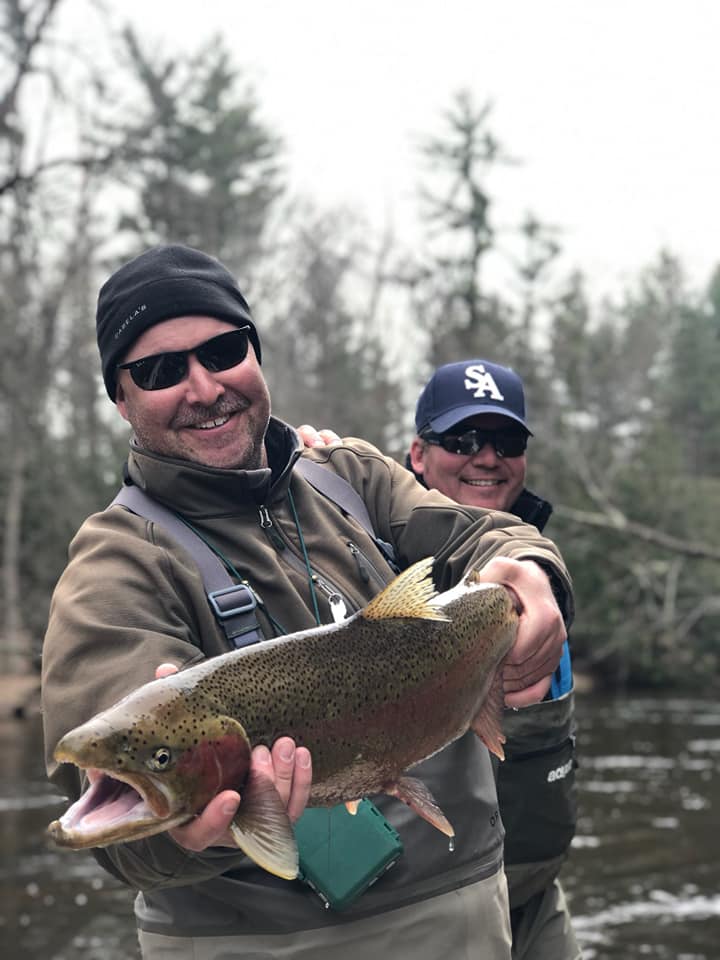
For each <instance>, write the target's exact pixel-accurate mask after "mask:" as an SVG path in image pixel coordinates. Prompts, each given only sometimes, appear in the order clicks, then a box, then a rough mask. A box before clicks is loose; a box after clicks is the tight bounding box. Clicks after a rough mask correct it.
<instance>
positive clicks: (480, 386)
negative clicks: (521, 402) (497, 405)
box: [465, 363, 505, 400]
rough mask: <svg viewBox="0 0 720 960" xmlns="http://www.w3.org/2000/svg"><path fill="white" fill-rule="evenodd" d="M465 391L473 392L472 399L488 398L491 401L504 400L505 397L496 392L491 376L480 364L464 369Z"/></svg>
mask: <svg viewBox="0 0 720 960" xmlns="http://www.w3.org/2000/svg"><path fill="white" fill-rule="evenodd" d="M465 389H466V390H473V391H474V393H473V396H474V397H485V396H487V397H490V399H492V400H504V399H505V397H504V396H503V395H502V394H501V393H500V391H499V390H498V385H497V384H496V383H495V381H494V379H493V377H492V374H490V373H488V372H487V371H486V370H485V367H484V366H483V365H482V363H475V364H473V365H472V366H470V367H466V368H465Z"/></svg>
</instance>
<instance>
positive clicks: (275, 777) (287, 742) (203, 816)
mask: <svg viewBox="0 0 720 960" xmlns="http://www.w3.org/2000/svg"><path fill="white" fill-rule="evenodd" d="M173 673H177V667H176V666H175V665H174V664H172V663H163V664H161V665H160V666H159V667H158V668H157V670H156V671H155V676H156V678H157V679H160V678H161V677H169V676H170V675H171V674H173ZM251 766H252V768H253V771H254V773H255V775H258V776H264V777H267V779H268V780H271V781H272V782H273V784H274V786H275V789H276V790H277V792H278V794H279V795H280V799H281V800H282V801H283V803H284V804H285V807H286V808H287V812H288V817H289V818H290V820H291V821H292V822H293V823H295V821H296V820H298V819H299V818H300V816H301V814H302V812H303V810H304V809H305V807H306V805H307V802H308V799H309V798H310V785H311V782H312V760H311V757H310V751H309V750H308V749H307V748H306V747H296V746H295V742H294V740H292V739H291V738H290V737H280V738H279V739H278V740H276V741H275V743H274V744H273V745H272V750H268V748H267V747H265V746H262V745H261V746H259V747H255V749H254V750H253V752H252V759H251ZM240 803H241V798H240V794H239V793H237V792H236V791H235V790H223V791H222V793H219V794H218V795H217V796H216V797H214V798H213V799H212V800H211V801H210V803H208V805H207V806H206V807H205V809H204V810H203V811H201V813H199V814H198V816H197V817H196V818H195V819H194V820H192V821H191V822H190V823H188V824H187V825H186V826H183V827H176V828H175V829H174V830H170V831H169V832H170V836H171V837H172V838H173V840H175V842H176V843H179V844H180V846H181V847H185V848H186V849H187V850H194V851H196V852H200V851H201V850H206V849H207V848H208V847H235V846H237V844H236V843H235V839H234V838H233V835H232V833H231V831H230V824H231V823H232V821H233V819H234V817H235V815H236V814H237V811H238V807H239V806H240Z"/></svg>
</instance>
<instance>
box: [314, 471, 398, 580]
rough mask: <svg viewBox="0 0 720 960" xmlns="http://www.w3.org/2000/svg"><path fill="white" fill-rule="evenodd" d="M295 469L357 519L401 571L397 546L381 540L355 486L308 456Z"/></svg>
mask: <svg viewBox="0 0 720 960" xmlns="http://www.w3.org/2000/svg"><path fill="white" fill-rule="evenodd" d="M295 470H296V471H297V473H299V474H301V475H302V476H303V477H305V479H306V480H307V482H308V483H309V484H311V485H312V486H313V487H315V489H316V490H317V491H318V492H319V493H322V494H323V495H324V496H326V497H327V498H328V500H332V502H333V503H336V504H337V505H338V506H339V507H340V509H341V510H344V512H345V513H347V514H348V515H349V516H350V517H352V518H353V520H357V522H358V523H359V524H360V526H361V527H362V528H363V530H364V531H365V533H367V534H368V535H369V536H371V537H372V539H373V540H374V541H375V545H376V546H377V548H378V550H380V552H381V553H382V555H383V556H384V557H385V559H386V560H387V562H388V564H389V565H390V567H392V569H393V570H394V571H395V573H399V571H400V568H399V567H398V563H397V558H396V556H395V548H394V547H393V545H392V544H391V543H388V542H387V541H386V540H381V539H380V537H378V535H377V534H376V533H375V530H374V529H373V525H372V522H371V520H370V514H369V513H368V510H367V507H366V506H365V501H364V500H363V498H362V497H361V496H360V494H359V493H358V492H357V490H356V489H355V487H353V486H351V485H350V484H349V483H348V482H347V480H344V479H343V478H342V477H340V476H338V474H337V473H333V472H332V471H331V470H328V469H327V468H326V467H323V466H322V465H321V464H319V463H316V462H315V461H314V460H308V459H307V458H306V457H300V459H299V460H298V461H297V463H296V464H295Z"/></svg>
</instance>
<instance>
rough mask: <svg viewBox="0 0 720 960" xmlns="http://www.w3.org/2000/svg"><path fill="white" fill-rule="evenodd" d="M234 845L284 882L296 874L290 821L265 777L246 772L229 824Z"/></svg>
mask: <svg viewBox="0 0 720 960" xmlns="http://www.w3.org/2000/svg"><path fill="white" fill-rule="evenodd" d="M230 832H231V833H232V836H233V839H234V840H235V843H236V844H237V845H238V847H240V849H241V850H242V851H243V852H244V853H246V854H247V855H248V857H250V859H251V860H254V861H255V863H257V864H258V866H260V867H262V868H263V869H264V870H267V871H268V873H273V874H275V876H277V877H282V878H283V879H284V880H294V879H295V877H296V876H297V874H298V850H297V844H296V843H295V834H294V832H293V828H292V824H291V823H290V818H289V817H288V815H287V810H286V809H285V806H284V804H283V802H282V800H281V799H280V794H279V793H278V792H277V790H276V788H275V784H274V783H273V782H272V780H270V778H269V777H264V776H262V775H261V774H254V773H252V771H251V773H250V777H249V779H248V782H247V784H246V785H245V787H244V788H243V791H242V800H241V801H240V806H239V807H238V812H237V813H236V815H235V817H234V819H233V821H232V823H231V824H230Z"/></svg>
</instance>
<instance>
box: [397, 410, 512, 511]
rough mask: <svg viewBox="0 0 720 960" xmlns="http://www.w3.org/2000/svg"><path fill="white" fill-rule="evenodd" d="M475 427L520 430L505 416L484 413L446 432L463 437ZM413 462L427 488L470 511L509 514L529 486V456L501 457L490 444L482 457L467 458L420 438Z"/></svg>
mask: <svg viewBox="0 0 720 960" xmlns="http://www.w3.org/2000/svg"><path fill="white" fill-rule="evenodd" d="M471 427H478V428H479V429H481V430H498V429H501V428H505V427H509V428H513V427H515V428H516V427H517V423H516V422H515V421H514V420H512V419H511V418H509V417H504V416H502V415H501V414H496V413H482V414H478V415H477V416H475V417H468V418H467V420H463V421H462V423H460V424H457V425H456V426H454V427H452V428H449V429H448V430H447V431H446V432H447V433H453V434H462V433H463V432H464V431H466V430H468V429H470V428H471ZM410 459H411V462H412V467H413V470H414V471H415V473H417V474H420V475H422V478H423V480H424V482H425V485H426V486H427V487H429V488H430V489H431V490H439V491H440V492H441V493H444V494H445V496H446V497H450V498H451V499H452V500H455V501H457V503H464V504H466V505H467V506H469V507H485V508H486V509H490V510H509V509H510V508H511V507H512V505H513V504H514V503H515V501H516V500H517V498H518V497H519V496H520V493H521V491H522V489H523V487H524V486H525V473H526V470H527V458H526V456H525V454H524V453H523V454H522V455H521V456H519V457H499V456H498V455H497V453H496V452H495V448H494V447H493V446H492V444H490V443H486V444H485V446H484V447H483V448H482V449H481V450H480V451H478V453H475V454H472V455H470V456H463V455H462V454H458V453H448V451H447V450H443V448H442V447H439V446H436V445H434V444H429V443H426V442H425V441H423V440H421V439H419V438H418V437H416V438H415V439H414V440H413V443H412V447H411V448H410Z"/></svg>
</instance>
